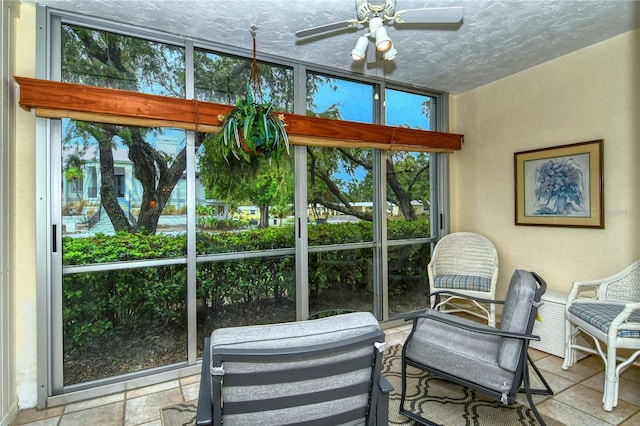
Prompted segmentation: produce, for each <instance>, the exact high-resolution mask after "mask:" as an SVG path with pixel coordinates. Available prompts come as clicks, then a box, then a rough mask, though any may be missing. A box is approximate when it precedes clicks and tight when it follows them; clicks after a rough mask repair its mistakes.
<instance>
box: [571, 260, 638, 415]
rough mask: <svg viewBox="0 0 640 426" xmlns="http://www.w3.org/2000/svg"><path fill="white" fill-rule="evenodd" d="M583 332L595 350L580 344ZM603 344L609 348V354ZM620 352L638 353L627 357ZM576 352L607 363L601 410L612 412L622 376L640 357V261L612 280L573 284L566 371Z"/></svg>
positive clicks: (611, 277) (615, 404) (616, 403)
mask: <svg viewBox="0 0 640 426" xmlns="http://www.w3.org/2000/svg"><path fill="white" fill-rule="evenodd" d="M580 332H582V333H584V334H586V335H588V336H590V337H591V338H592V339H593V341H594V344H595V349H594V348H591V347H585V346H581V345H580V344H578V343H577V341H576V337H577V336H578V334H579V333H580ZM601 342H602V343H604V344H605V345H606V346H607V347H606V354H605V352H604V350H603V349H602V347H601ZM618 349H631V350H633V349H635V352H632V353H629V354H628V355H627V357H626V358H624V357H621V356H620V353H619V352H618ZM576 350H580V351H583V352H587V353H591V354H597V355H600V357H601V358H602V360H603V361H604V364H605V377H604V394H603V396H602V408H603V409H604V410H605V411H611V410H613V408H614V407H615V406H617V405H618V388H619V382H620V373H621V372H622V371H624V370H625V369H626V368H627V367H629V366H630V365H631V364H633V363H634V361H635V360H636V359H637V358H638V356H640V260H638V261H636V262H635V263H633V264H632V265H630V266H628V267H627V268H625V269H624V270H623V271H621V272H618V273H617V274H614V275H612V276H610V277H607V278H604V279H600V280H593V281H582V282H574V283H573V287H572V289H571V293H569V297H568V298H567V305H566V308H565V355H564V362H563V363H562V369H563V370H567V369H568V368H569V367H571V366H572V365H573V363H574V362H575V359H576V357H575V355H576ZM618 361H621V362H620V363H619V364H618ZM635 364H636V365H639V364H640V363H638V362H636V363H635Z"/></svg>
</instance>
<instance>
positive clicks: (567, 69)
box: [450, 30, 640, 296]
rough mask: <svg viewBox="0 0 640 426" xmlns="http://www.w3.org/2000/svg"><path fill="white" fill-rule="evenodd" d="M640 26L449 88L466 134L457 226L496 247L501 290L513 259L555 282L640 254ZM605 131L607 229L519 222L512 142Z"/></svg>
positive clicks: (457, 128) (458, 163) (538, 143)
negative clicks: (472, 84)
mask: <svg viewBox="0 0 640 426" xmlns="http://www.w3.org/2000/svg"><path fill="white" fill-rule="evenodd" d="M638 46H640V30H636V31H633V32H629V33H626V34H623V35H621V36H618V37H616V38H613V39H610V40H608V41H605V42H603V43H599V44H597V45H593V46H590V47H588V48H586V49H583V50H580V51H577V52H574V53H571V54H569V55H566V56H563V57H561V58H559V59H556V60H554V61H551V62H548V63H545V64H542V65H540V66H537V67H534V68H530V69H528V70H526V71H524V72H521V73H519V74H516V75H513V76H510V77H508V78H505V79H502V80H500V81H497V82H494V83H492V84H489V85H486V86H483V87H480V88H478V89H475V90H472V91H469V92H465V93H462V94H460V95H457V96H452V97H451V126H450V129H451V131H452V132H455V133H462V134H464V135H465V142H464V145H463V149H462V151H460V152H457V153H455V154H453V155H452V156H451V174H450V184H451V212H452V219H451V230H452V231H475V232H479V233H482V234H485V235H486V236H488V237H489V238H490V239H491V240H492V241H493V242H494V243H495V244H496V247H497V249H498V254H499V258H500V275H499V281H498V290H497V293H498V295H499V296H504V294H505V293H506V287H507V285H508V281H509V278H510V276H511V274H512V273H513V271H514V269H516V268H521V269H528V270H533V271H536V272H538V273H539V274H540V275H541V276H542V277H543V278H545V280H546V281H547V283H548V285H549V288H550V289H556V290H562V291H568V290H569V289H570V287H571V283H572V282H573V281H574V280H586V279H595V278H600V277H604V276H607V275H609V274H612V273H614V272H616V271H618V270H620V269H622V268H624V267H625V266H627V265H629V264H630V263H632V262H633V261H634V260H636V259H638V258H640V238H639V237H640V184H639V182H640V172H639V170H640V166H639V164H640V53H639V52H640V50H639V48H638ZM596 139H604V188H605V189H604V192H605V229H603V230H601V229H575V228H557V227H540V226H535V227H532V226H515V225H514V182H513V177H514V170H513V168H514V165H513V163H514V158H513V157H514V155H513V154H514V152H518V151H525V150H530V149H537V148H544V147H551V146H555V145H564V144H569V143H575V142H584V141H591V140H596Z"/></svg>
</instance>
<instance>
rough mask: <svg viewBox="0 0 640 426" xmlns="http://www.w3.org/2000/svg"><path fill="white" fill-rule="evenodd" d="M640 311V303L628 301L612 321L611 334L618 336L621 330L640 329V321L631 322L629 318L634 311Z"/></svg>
mask: <svg viewBox="0 0 640 426" xmlns="http://www.w3.org/2000/svg"><path fill="white" fill-rule="evenodd" d="M635 311H640V303H627V304H626V305H624V309H623V310H622V312H620V313H619V314H618V316H617V317H615V318H614V320H613V321H612V322H611V327H610V329H609V335H610V336H611V335H612V336H616V335H617V334H618V331H620V330H629V331H637V330H640V322H634V321H631V322H629V321H628V319H629V317H630V316H631V314H632V313H634V312H635Z"/></svg>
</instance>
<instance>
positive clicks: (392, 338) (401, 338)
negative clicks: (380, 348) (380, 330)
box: [384, 331, 409, 346]
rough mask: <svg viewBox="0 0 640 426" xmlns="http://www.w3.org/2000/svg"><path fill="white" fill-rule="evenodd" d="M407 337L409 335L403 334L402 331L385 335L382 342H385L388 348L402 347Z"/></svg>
mask: <svg viewBox="0 0 640 426" xmlns="http://www.w3.org/2000/svg"><path fill="white" fill-rule="evenodd" d="M408 335H409V333H405V332H402V331H397V332H395V333H389V334H386V333H385V337H384V340H385V342H387V345H388V346H394V345H403V344H404V342H405V341H406V340H407V336H408Z"/></svg>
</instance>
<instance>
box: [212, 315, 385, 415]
mask: <svg viewBox="0 0 640 426" xmlns="http://www.w3.org/2000/svg"><path fill="white" fill-rule="evenodd" d="M367 336H370V337H367ZM359 338H367V339H368V340H367V341H363V343H362V344H358V345H357V346H356V347H354V348H353V349H349V348H348V347H347V348H344V347H338V346H335V348H336V349H329V350H326V351H325V350H323V354H322V355H321V356H319V357H318V356H315V355H314V356H310V355H307V354H306V353H305V352H304V351H306V350H309V349H311V348H315V347H322V346H334V344H335V345H340V344H344V343H345V342H350V341H354V340H357V339H359ZM375 340H378V341H384V333H383V332H382V331H381V330H380V327H379V324H378V321H377V320H376V319H375V317H374V316H373V315H372V314H370V313H367V312H357V313H350V314H344V315H337V316H332V317H327V318H322V319H317V320H311V321H300V322H291V323H281V324H269V325H259V326H249V327H235V328H224V329H218V330H215V331H214V332H213V333H211V340H210V348H211V373H212V380H213V381H214V386H212V395H211V397H212V401H214V406H216V407H217V406H219V405H221V406H222V407H223V410H222V418H223V422H224V424H225V425H249V424H260V425H262V426H267V425H275V424H289V423H296V422H300V421H302V420H303V419H304V421H305V422H306V421H309V422H310V421H312V420H314V421H316V423H317V422H320V423H319V424H322V422H325V423H326V424H332V423H333V421H332V420H329V419H328V418H327V416H329V415H339V414H341V413H345V412H351V411H354V412H355V411H358V412H361V413H362V414H361V417H360V418H359V420H358V421H356V424H360V423H362V422H364V420H365V415H366V412H367V407H368V406H369V403H370V401H369V398H370V397H371V394H370V392H371V388H372V386H371V383H372V379H373V377H374V374H375V373H374V372H373V364H372V360H373V354H374V352H375V348H374V341H375ZM259 353H262V354H263V355H258V354H259ZM276 353H286V354H290V355H285V356H280V355H277V356H276V355H270V354H276ZM242 354H253V355H252V356H251V357H250V358H246V357H244V356H243V355H242ZM351 365H353V367H349V366H351ZM220 371H223V373H224V374H223V375H216V374H219V373H220ZM218 383H222V386H219V385H217V384H218ZM354 387H357V390H356V391H350V390H349V389H350V388H354ZM220 388H221V391H222V395H221V396H220V398H221V399H222V403H221V404H219V405H218V404H217V403H216V399H217V398H216V396H215V392H217V391H215V389H220ZM345 392H346V393H345ZM324 394H326V397H324V396H322V395H324ZM343 394H344V396H342V395H343ZM214 413H215V409H214ZM214 416H215V414H214ZM324 418H327V420H322V419H324ZM214 423H215V422H214Z"/></svg>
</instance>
